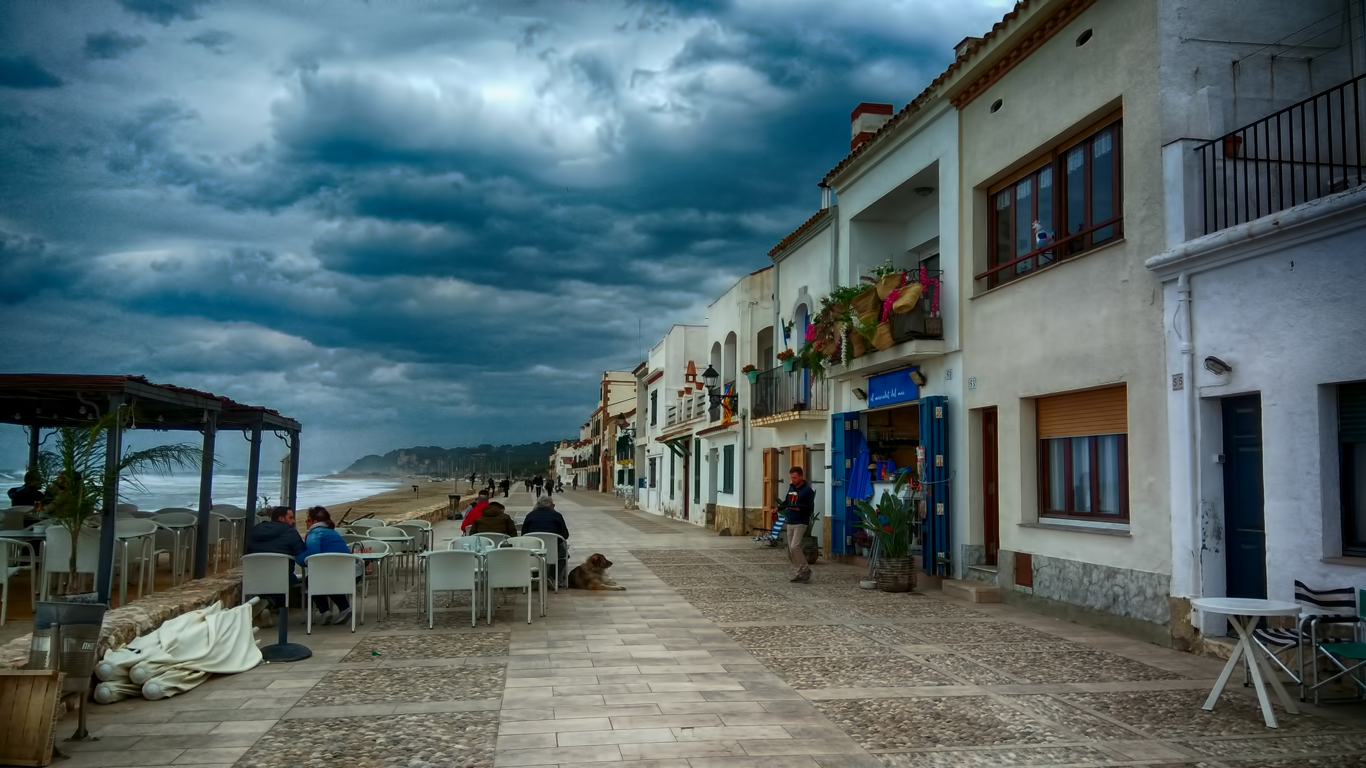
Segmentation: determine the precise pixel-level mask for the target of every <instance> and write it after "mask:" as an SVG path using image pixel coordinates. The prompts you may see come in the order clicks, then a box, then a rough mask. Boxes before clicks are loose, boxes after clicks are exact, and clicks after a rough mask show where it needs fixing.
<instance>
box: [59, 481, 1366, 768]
mask: <svg viewBox="0 0 1366 768" xmlns="http://www.w3.org/2000/svg"><path fill="white" fill-rule="evenodd" d="M597 498H599V497H595V496H593V495H590V494H585V493H581V494H571V495H569V496H568V497H567V498H566V497H560V504H559V506H560V508H561V510H562V511H564V512H565V513H566V517H567V518H568V520H569V525H570V529H571V531H572V533H573V541H574V544H575V556H574V560H575V561H576V562H577V561H580V560H582V559H583V558H584V557H586V556H587V555H588V554H591V553H592V552H602V553H604V554H606V555H607V556H608V557H609V558H611V559H612V560H614V561H615V562H616V567H615V568H614V569H613V575H614V576H615V577H616V579H617V581H618V582H620V583H621V584H623V585H625V586H627V587H628V591H626V592H600V593H588V592H569V591H566V592H561V593H560V594H558V595H554V594H552V595H551V597H550V604H549V616H547V617H545V618H537V619H536V620H535V622H534V623H533V624H531V625H528V624H526V623H525V621H524V620H523V621H517V620H515V619H514V618H513V617H514V616H515V615H520V616H525V613H524V612H519V611H515V610H513V609H512V608H510V607H507V608H504V609H502V610H500V611H499V612H498V614H497V616H496V617H495V623H494V624H493V626H492V627H489V626H487V625H485V624H483V623H482V621H481V624H480V625H479V626H478V627H477V628H473V629H471V628H470V627H469V625H468V616H469V613H468V608H463V609H462V608H460V607H458V606H456V607H442V608H441V609H439V610H438V613H437V616H438V625H437V629H436V630H427V629H426V621H425V617H422V616H420V615H419V614H418V613H417V611H416V609H415V606H416V602H415V601H413V600H410V599H405V598H404V597H403V596H399V597H396V598H395V606H396V608H397V610H396V612H395V614H394V615H393V616H392V617H391V618H390V619H388V620H386V621H384V622H382V623H379V624H375V623H374V622H371V623H369V624H367V625H366V626H365V627H363V628H362V629H361V631H358V632H356V633H355V634H351V633H350V632H349V631H347V630H346V629H345V628H336V627H316V628H315V630H314V634H313V635H312V636H311V637H306V636H304V635H303V632H302V628H300V629H299V630H298V632H297V634H296V635H295V637H294V639H296V640H298V641H301V642H304V643H306V644H308V645H309V646H310V647H312V648H313V649H314V657H313V658H312V659H310V660H308V661H304V662H299V663H296V664H286V665H270V666H265V667H261V668H258V669H255V670H252V671H251V672H248V673H245V674H242V675H237V676H232V677H224V678H220V679H215V680H213V681H210V682H209V683H207V684H205V685H203V686H201V687H199V688H197V689H195V690H194V691H191V692H190V693H187V694H184V695H182V696H178V697H175V698H173V699H169V700H166V701H161V702H147V701H141V700H135V701H129V702H122V703H119V704H115V705H111V706H106V707H101V706H98V705H92V714H91V718H90V722H91V729H92V731H93V732H95V733H96V734H97V735H99V736H100V737H101V740H100V741H96V742H88V743H83V744H77V745H70V744H67V745H64V746H65V747H66V748H68V749H69V750H71V751H73V752H76V754H75V756H74V757H73V758H72V759H71V760H69V761H65V762H63V763H62V765H63V766H64V768H83V767H84V766H142V765H189V764H197V765H201V766H203V765H222V766H227V765H232V764H234V763H235V764H236V765H237V766H239V767H241V768H245V766H263V767H264V766H322V765H327V764H335V765H337V766H362V767H366V766H386V768H387V767H390V766H399V767H401V768H424V767H425V766H428V765H431V766H437V765H440V766H447V765H450V766H555V765H561V766H574V768H591V766H595V765H606V764H611V765H613V766H623V767H625V766H633V767H634V768H712V767H713V766H737V767H746V766H749V767H753V768H760V767H761V766H762V767H765V768H768V767H772V768H787V767H788V766H793V767H795V766H804V767H806V768H815V767H817V766H825V767H834V766H850V767H851V768H861V767H863V766H869V767H874V768H880V767H881V766H1023V765H1028V766H1038V765H1058V766H1061V765H1069V766H1102V765H1103V766H1118V765H1145V766H1159V765H1160V766H1229V767H1232V766H1240V767H1241V766H1292V765H1293V766H1366V713H1364V712H1363V710H1362V709H1360V708H1352V707H1334V708H1325V709H1313V710H1311V711H1309V712H1306V714H1302V715H1300V716H1293V715H1287V714H1284V713H1281V715H1280V719H1281V723H1282V727H1281V728H1280V729H1279V730H1277V731H1271V730H1268V729H1266V728H1265V727H1264V726H1263V725H1262V722H1261V718H1260V715H1259V714H1258V712H1257V710H1256V704H1255V700H1254V699H1252V698H1251V697H1250V696H1249V695H1248V694H1247V692H1246V691H1244V690H1243V689H1241V687H1238V686H1236V685H1235V686H1234V688H1235V689H1236V690H1231V691H1230V692H1229V693H1226V694H1225V696H1224V697H1223V698H1222V699H1221V701H1220V704H1219V706H1218V708H1217V709H1216V710H1215V711H1214V712H1212V713H1209V712H1204V711H1203V710H1201V709H1200V704H1201V703H1202V702H1203V699H1204V695H1205V693H1206V692H1207V691H1208V689H1209V688H1210V687H1211V685H1212V683H1213V678H1214V676H1215V675H1216V674H1217V673H1218V671H1219V668H1220V663H1219V662H1215V661H1212V660H1209V659H1203V658H1197V657H1194V656H1190V655H1188V654H1182V653H1177V652H1174V651H1169V650H1165V649H1162V648H1157V647H1154V646H1150V645H1146V644H1144V643H1139V642H1136V641H1131V640H1127V639H1125V638H1122V637H1119V636H1116V635H1112V634H1109V633H1106V632H1102V631H1099V630H1094V629H1090V628H1086V627H1082V626H1078V625H1074V624H1068V623H1065V622H1060V621H1056V620H1052V619H1046V618H1042V617H1039V616H1037V615H1034V614H1030V613H1027V612H1023V611H1019V610H1015V609H1012V608H1009V607H1006V606H999V605H990V606H969V605H965V604H962V603H957V602H954V601H950V600H945V599H942V598H941V597H940V596H939V595H938V594H937V593H934V594H931V595H920V594H912V595H891V594H885V593H880V592H867V591H861V590H859V589H858V588H857V586H856V584H855V582H856V581H857V579H858V575H859V572H858V571H856V570H855V569H853V568H848V567H844V566H835V565H825V564H821V565H818V566H817V567H816V569H815V571H816V575H815V583H813V584H810V585H796V584H790V583H788V581H787V576H786V573H787V571H786V567H785V566H784V564H783V560H782V555H781V553H779V552H776V551H773V550H755V549H751V548H749V547H748V542H746V541H745V540H743V539H724V538H717V537H715V536H714V535H711V534H709V533H707V532H705V531H702V530H699V529H694V528H691V527H690V526H685V525H683V524H677V523H672V522H669V521H657V520H638V521H635V523H636V524H634V525H632V524H630V523H631V522H632V521H630V520H628V519H627V518H626V516H624V515H623V513H621V512H620V510H619V509H617V508H616V506H615V504H601V505H600V506H587V505H588V504H591V503H594V502H595V501H596V499H597ZM511 501H512V502H513V508H514V509H518V508H519V507H523V506H524V507H529V506H530V502H529V499H528V497H527V496H526V495H525V494H520V498H519V495H518V494H514V496H513V499H512V500H511ZM599 504H600V503H599ZM451 527H452V526H451V524H442V525H441V526H439V527H438V539H442V538H447V537H449V536H451V535H453V534H452V533H451V532H449V530H447V529H449V528H451ZM589 542H593V543H592V544H590V543H589ZM465 605H466V606H467V605H468V604H467V603H466V604H465ZM372 613H373V612H372ZM266 631H267V632H270V630H266ZM71 725H72V723H71V722H70V721H69V720H68V721H64V722H63V723H62V725H61V731H60V732H61V733H63V734H65V733H67V732H68V731H69V728H70V726H71Z"/></svg>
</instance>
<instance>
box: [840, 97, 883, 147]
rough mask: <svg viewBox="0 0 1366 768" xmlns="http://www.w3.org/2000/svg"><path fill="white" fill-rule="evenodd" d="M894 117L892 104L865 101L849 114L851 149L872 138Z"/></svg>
mask: <svg viewBox="0 0 1366 768" xmlns="http://www.w3.org/2000/svg"><path fill="white" fill-rule="evenodd" d="M891 119H892V105H891V104H872V103H870V102H866V101H865V102H863V103H862V104H860V105H858V106H857V107H854V111H853V112H851V113H850V114H849V151H850V152H853V151H854V150H856V149H858V148H859V147H860V146H862V144H863V142H865V141H867V140H868V139H871V138H872V137H873V134H875V133H877V131H878V129H879V128H881V127H882V126H884V125H886V124H887V121H888V120H891Z"/></svg>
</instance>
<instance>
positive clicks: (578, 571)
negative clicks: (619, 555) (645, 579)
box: [569, 555, 626, 590]
mask: <svg viewBox="0 0 1366 768" xmlns="http://www.w3.org/2000/svg"><path fill="white" fill-rule="evenodd" d="M611 567H612V561H611V560H608V559H607V558H605V557H603V556H602V555H593V556H592V557H590V558H588V559H587V560H585V561H584V563H583V565H580V566H577V567H575V568H574V570H572V571H570V572H569V588H570V589H615V590H625V589H626V587H620V586H617V583H616V582H615V581H612V578H611V577H610V576H608V575H607V569H608V568H611Z"/></svg>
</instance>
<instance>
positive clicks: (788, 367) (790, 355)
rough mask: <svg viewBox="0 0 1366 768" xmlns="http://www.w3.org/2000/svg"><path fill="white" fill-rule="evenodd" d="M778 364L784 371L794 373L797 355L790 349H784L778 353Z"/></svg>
mask: <svg viewBox="0 0 1366 768" xmlns="http://www.w3.org/2000/svg"><path fill="white" fill-rule="evenodd" d="M778 362H780V363H782V364H783V370H784V371H795V370H796V369H797V353H796V352H793V351H792V350H791V349H784V350H783V351H782V352H779V353H778Z"/></svg>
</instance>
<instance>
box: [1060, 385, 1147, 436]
mask: <svg viewBox="0 0 1366 768" xmlns="http://www.w3.org/2000/svg"><path fill="white" fill-rule="evenodd" d="M1127 393H1128V389H1127V388H1126V387H1124V386H1123V385H1121V386H1118V387H1106V388H1105V389H1088V390H1086V391H1085V392H1071V393H1068V394H1066V395H1053V396H1051V397H1041V398H1039V400H1038V403H1037V405H1038V419H1039V439H1041V440H1043V439H1048V438H1050V437H1079V436H1083V435H1112V434H1123V433H1127V432H1128V431H1129V406H1128V398H1127Z"/></svg>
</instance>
